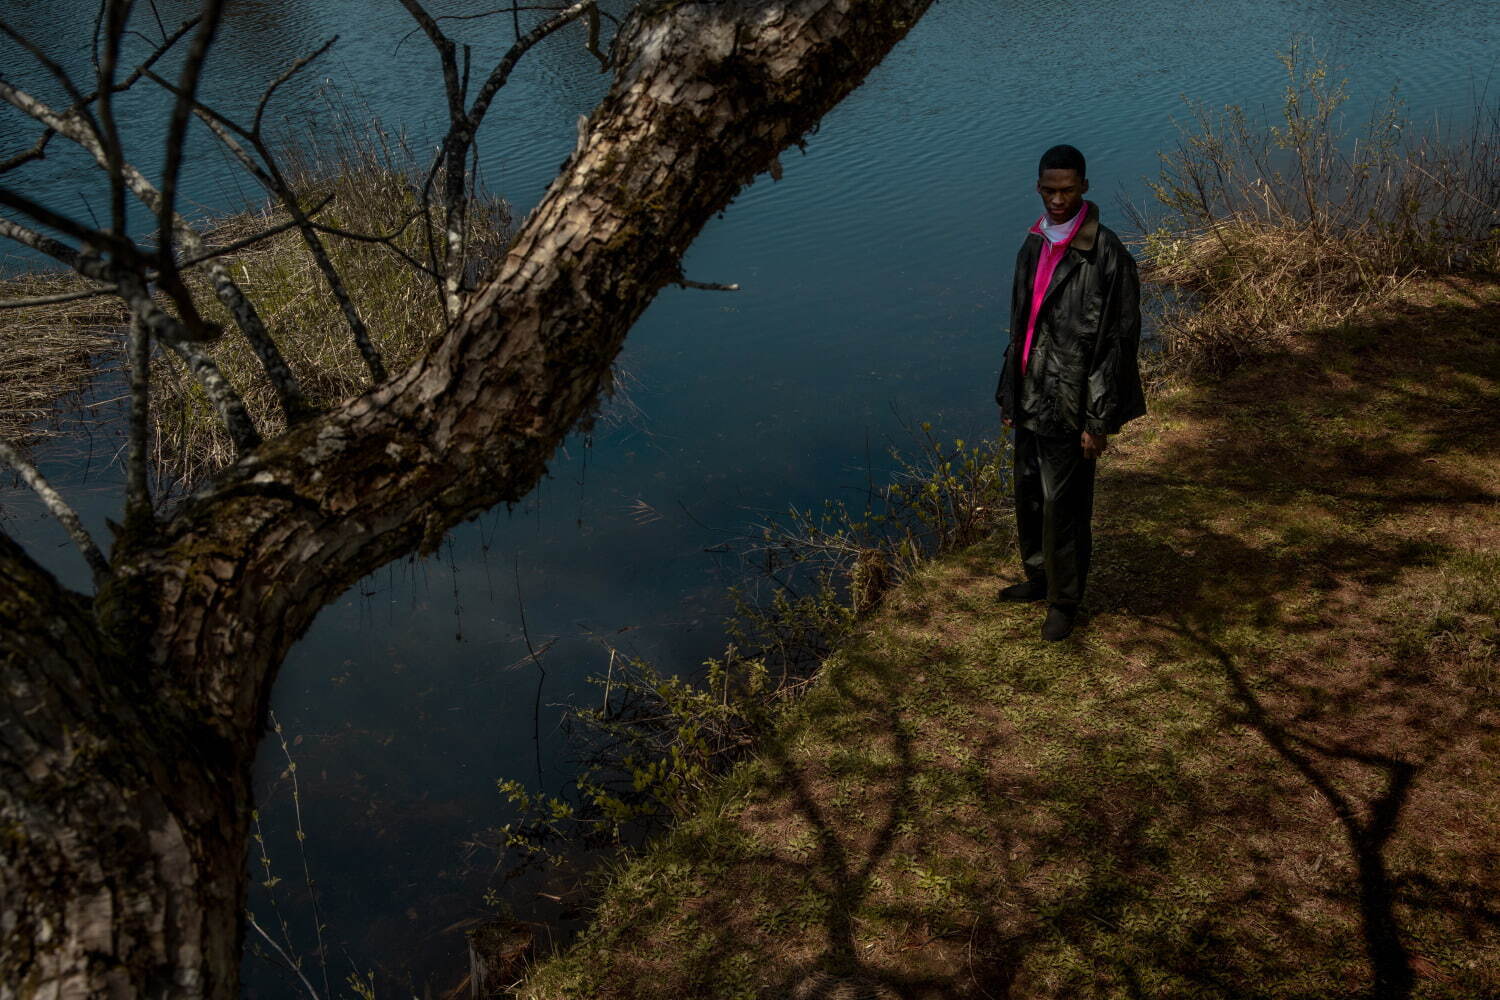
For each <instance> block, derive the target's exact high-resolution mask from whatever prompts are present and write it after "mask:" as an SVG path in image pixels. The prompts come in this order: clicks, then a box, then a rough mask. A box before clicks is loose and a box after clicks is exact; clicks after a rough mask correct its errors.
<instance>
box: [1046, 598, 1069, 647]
mask: <svg viewBox="0 0 1500 1000" xmlns="http://www.w3.org/2000/svg"><path fill="white" fill-rule="evenodd" d="M1076 614H1077V611H1075V610H1074V609H1073V608H1064V607H1060V606H1059V605H1056V604H1052V605H1049V606H1048V607H1047V620H1046V621H1045V622H1043V623H1042V638H1043V639H1046V640H1047V641H1048V642H1058V641H1060V640H1062V639H1066V638H1067V637H1068V636H1070V635H1072V634H1073V618H1074V616H1075V615H1076Z"/></svg>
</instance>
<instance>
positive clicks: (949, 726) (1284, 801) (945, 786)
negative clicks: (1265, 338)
mask: <svg viewBox="0 0 1500 1000" xmlns="http://www.w3.org/2000/svg"><path fill="white" fill-rule="evenodd" d="M1496 330H1500V292H1497V289H1496V288H1495V287H1494V286H1488V287H1485V286H1475V285H1470V284H1465V283H1463V282H1455V283H1453V284H1452V285H1451V286H1448V287H1447V288H1441V287H1440V288H1437V289H1436V290H1431V289H1429V291H1428V292H1427V293H1426V295H1425V297H1424V298H1422V299H1420V300H1413V301H1411V302H1409V303H1407V304H1406V305H1405V306H1404V307H1403V308H1401V309H1398V310H1395V311H1393V312H1391V313H1390V314H1389V315H1387V316H1385V317H1384V318H1383V319H1381V320H1380V321H1377V322H1371V323H1369V324H1367V325H1364V326H1357V327H1351V328H1347V329H1342V330H1337V331H1319V332H1317V333H1314V334H1310V335H1308V337H1307V338H1306V339H1305V340H1303V341H1300V342H1298V343H1296V344H1294V345H1292V346H1291V347H1290V348H1288V349H1287V350H1286V351H1284V352H1281V353H1278V354H1276V355H1274V356H1270V357H1267V358H1265V359H1263V360H1260V361H1257V362H1254V363H1252V364H1251V365H1248V366H1246V367H1245V368H1243V369H1241V370H1240V371H1239V372H1237V373H1236V374H1234V375H1233V376H1231V377H1229V378H1227V379H1225V380H1223V381H1222V382H1219V383H1215V384H1209V385H1198V386H1195V387H1193V388H1191V389H1186V390H1183V391H1181V392H1178V393H1176V394H1174V395H1172V396H1171V397H1169V398H1168V399H1167V400H1166V401H1165V403H1164V404H1163V405H1160V406H1158V407H1157V408H1156V411H1155V412H1154V415H1153V417H1151V418H1149V419H1148V420H1147V421H1143V422H1141V424H1139V425H1136V427H1135V428H1133V429H1132V431H1131V433H1130V434H1127V435H1126V436H1125V437H1124V438H1123V439H1122V447H1121V448H1120V449H1118V452H1119V453H1118V454H1116V455H1113V456H1111V457H1110V460H1109V461H1108V462H1107V463H1106V464H1105V467H1104V469H1103V470H1102V479H1101V483H1100V488H1099V496H1100V501H1099V503H1100V512H1099V518H1098V532H1097V534H1098V545H1097V548H1098V552H1099V556H1098V562H1097V566H1098V569H1097V571H1096V576H1095V579H1094V581H1093V583H1092V585H1091V597H1090V599H1089V602H1088V603H1089V608H1090V618H1089V619H1088V620H1087V621H1086V623H1085V627H1083V628H1082V629H1080V631H1079V632H1078V633H1077V637H1076V638H1075V639H1074V640H1071V641H1069V642H1067V643H1062V644H1056V645H1053V644H1043V643H1041V642H1039V641H1038V640H1037V639H1036V638H1035V634H1036V629H1037V627H1038V624H1039V621H1040V611H1039V609H1038V607H1036V606H1028V607H1015V606H1011V605H1006V606H1001V605H997V604H996V603H995V602H994V600H993V593H994V590H995V589H996V588H997V587H998V586H999V585H1000V584H1001V583H1003V582H1005V581H1006V580H1007V579H1010V578H1013V577H1014V573H1013V571H1012V570H1011V568H1010V567H1009V565H1008V563H1009V561H1010V560H1011V559H1012V557H1011V556H1010V555H1009V553H1008V549H1007V547H1006V545H1005V543H1004V542H1000V541H997V542H995V543H992V544H990V545H987V546H982V547H980V548H978V549H975V550H972V551H970V552H968V553H965V554H964V555H962V556H960V557H958V558H955V559H951V560H948V561H946V562H944V563H942V564H940V565H937V566H934V567H932V568H931V569H930V570H929V571H927V572H926V573H925V575H923V576H921V577H920V578H918V579H916V580H914V581H912V582H910V583H909V584H908V585H907V586H905V587H903V588H902V589H900V590H899V591H897V592H896V593H895V594H893V595H892V597H891V598H890V600H889V601H888V602H887V606H886V607H885V608H884V609H883V610H882V611H881V613H880V614H879V615H877V616H876V617H875V618H874V619H872V620H871V622H870V624H869V626H868V628H867V629H866V630H865V631H864V632H863V634H862V635H861V637H860V638H859V639H858V640H857V641H856V642H854V643H853V644H851V645H850V646H849V647H848V648H847V649H846V650H844V651H843V653H841V654H840V655H839V656H838V657H836V658H835V660H834V661H833V662H832V663H831V664H830V666H829V668H828V671H827V675H826V683H824V684H823V685H822V686H821V687H820V688H818V689H817V690H815V691H813V692H812V693H811V694H809V695H808V696H807V697H806V698H805V699H804V701H803V702H802V703H801V704H800V705H799V706H798V707H797V708H796V710H795V711H794V713H793V714H792V716H791V718H790V719H789V720H788V722H787V724H786V725H785V726H784V727H783V728H782V730H781V731H780V732H779V734H778V736H777V738H776V739H775V740H774V741H773V742H771V743H770V744H769V745H768V746H767V747H765V748H764V751H763V754H762V756H761V757H760V759H759V760H757V761H756V762H755V764H754V766H753V767H752V768H750V769H749V771H748V772H747V774H745V775H742V776H741V777H742V781H741V784H740V785H739V786H736V787H738V788H739V789H740V791H737V792H735V794H734V795H732V796H730V797H728V798H726V799H725V800H724V801H722V802H721V803H720V804H719V806H718V808H717V811H713V812H712V813H711V814H706V815H703V816H699V817H696V818H694V819H693V820H692V821H690V822H689V823H687V824H686V825H685V826H684V828H683V829H682V830H679V831H678V833H677V834H676V835H675V836H674V838H673V839H672V841H671V844H670V846H669V847H668V848H667V849H665V850H661V851H657V852H655V853H654V854H652V855H651V856H649V857H648V858H646V859H644V860H643V862H642V864H641V865H640V866H639V867H638V868H637V869H636V870H635V875H634V876H633V878H634V880H635V882H634V883H633V884H634V889H633V890H632V889H631V888H626V889H623V890H622V889H621V888H620V887H618V886H617V887H616V890H614V891H613V892H612V894H611V898H612V900H613V902H612V903H610V904H609V906H610V908H611V909H610V913H609V915H608V919H607V920H603V921H601V924H602V926H601V929H599V930H597V931H596V932H594V934H593V936H592V938H591V939H589V940H588V941H586V942H585V944H584V946H583V949H582V950H581V951H579V952H577V953H576V961H577V962H579V963H580V965H579V967H580V968H587V969H588V970H589V971H588V972H587V973H584V974H581V975H582V978H580V979H579V980H578V981H579V982H580V983H586V984H588V985H589V988H590V990H592V991H593V992H594V993H595V994H597V995H605V996H620V997H623V996H641V997H645V996H765V997H792V998H799V1000H811V998H829V1000H833V998H856V997H860V998H885V997H912V998H917V997H933V998H937V997H1014V998H1019V997H1070V998H1071V997H1179V996H1195V997H1223V998H1260V997H1265V998H1271V997H1276V998H1293V997H1302V998H1309V1000H1311V998H1325V997H1338V996H1350V997H1355V996H1359V997H1372V998H1381V1000H1404V998H1407V997H1451V998H1454V1000H1457V998H1466V1000H1467V998H1474V997H1486V996H1500V957H1497V956H1500V909H1497V907H1496V904H1495V903H1494V900H1495V899H1496V898H1500V805H1497V803H1496V802H1495V801H1494V800H1495V798H1496V797H1495V796H1494V794H1493V789H1494V788H1496V787H1500V668H1497V646H1500V638H1497V635H1496V631H1495V622H1496V617H1495V616H1496V595H1497V593H1500V518H1497V517H1496V513H1497V483H1500V338H1497V337H1496V335H1495V331H1496ZM632 891H633V892H634V893H635V894H634V895H632ZM601 916H603V915H601ZM590 949H593V950H590Z"/></svg>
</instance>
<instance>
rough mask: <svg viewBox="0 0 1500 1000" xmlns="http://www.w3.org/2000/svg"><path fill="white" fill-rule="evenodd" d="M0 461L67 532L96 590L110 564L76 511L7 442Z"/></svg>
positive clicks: (1, 444)
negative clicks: (20, 480) (17, 475)
mask: <svg viewBox="0 0 1500 1000" xmlns="http://www.w3.org/2000/svg"><path fill="white" fill-rule="evenodd" d="M0 459H4V460H5V462H6V463H7V464H8V465H10V467H11V468H13V469H15V470H16V472H17V473H19V474H20V476H21V479H22V481H23V482H25V483H26V485H27V486H29V487H31V490H32V492H33V493H35V494H36V495H37V496H38V497H40V498H41V501H42V503H43V504H44V505H45V506H46V508H47V511H48V512H49V513H50V514H51V515H52V516H53V517H55V518H57V520H58V523H60V524H61V525H62V526H63V528H64V529H65V530H66V531H67V532H68V537H69V538H71V539H72V540H73V544H74V545H76V546H77V547H78V551H79V552H81V553H82V554H83V558H84V561H85V562H87V563H88V564H89V569H91V570H93V571H94V585H95V586H96V587H97V586H99V585H100V584H102V583H103V582H104V579H105V578H106V577H108V576H109V562H108V561H107V560H106V559H105V558H104V553H102V552H100V551H99V546H98V545H95V544H94V539H93V538H92V537H91V536H90V535H89V533H88V531H87V530H86V529H85V528H84V526H83V522H82V521H80V520H79V519H78V512H77V511H75V510H74V509H73V508H72V507H70V506H68V502H67V501H66V500H64V499H63V498H62V497H61V496H60V495H59V494H58V492H57V491H56V490H54V489H53V488H52V486H51V485H50V484H49V483H48V482H47V479H46V477H45V476H43V475H42V474H41V472H40V471H39V470H38V469H37V467H36V466H35V465H33V464H31V462H30V461H28V460H27V459H26V458H25V456H23V455H22V454H21V453H20V452H19V451H17V450H16V449H15V447H14V446H12V445H11V443H10V442H9V441H4V440H0Z"/></svg>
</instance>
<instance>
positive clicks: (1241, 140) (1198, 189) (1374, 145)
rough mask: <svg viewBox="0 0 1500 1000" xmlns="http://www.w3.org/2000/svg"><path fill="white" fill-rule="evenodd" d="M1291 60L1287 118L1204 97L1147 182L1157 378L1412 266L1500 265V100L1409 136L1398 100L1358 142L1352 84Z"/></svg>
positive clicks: (1297, 325) (1212, 358) (1282, 329)
mask: <svg viewBox="0 0 1500 1000" xmlns="http://www.w3.org/2000/svg"><path fill="white" fill-rule="evenodd" d="M1281 62H1282V64H1283V66H1285V68H1286V73H1287V85H1286V89H1285V92H1284V99H1283V104H1282V109H1281V110H1282V123H1281V124H1279V125H1278V124H1270V123H1266V124H1264V125H1262V124H1260V123H1254V122H1252V121H1251V120H1250V119H1249V118H1248V117H1247V116H1246V114H1245V112H1244V110H1243V109H1242V108H1240V107H1238V106H1235V105H1229V106H1227V107H1226V108H1225V109H1224V110H1223V111H1222V112H1220V113H1217V114H1216V113H1214V112H1212V111H1210V110H1209V109H1207V108H1205V107H1202V106H1200V105H1194V106H1193V109H1192V110H1193V117H1192V120H1191V122H1190V123H1189V124H1187V125H1184V126H1183V128H1182V135H1181V139H1180V141H1179V143H1178V145H1177V146H1176V147H1175V148H1174V149H1171V150H1169V151H1167V152H1165V153H1163V154H1162V155H1161V160H1162V168H1161V174H1160V176H1159V178H1158V180H1157V181H1156V182H1155V183H1153V184H1152V192H1153V194H1154V195H1155V198H1156V201H1157V202H1158V203H1159V204H1160V206H1161V207H1162V209H1163V210H1164V212H1163V214H1162V216H1161V217H1159V218H1158V219H1157V220H1155V222H1154V224H1153V223H1151V222H1147V221H1146V219H1145V218H1144V213H1143V212H1140V211H1137V212H1136V213H1135V214H1136V224H1137V227H1138V228H1139V229H1140V230H1141V231H1142V232H1144V233H1145V234H1146V235H1145V246H1144V264H1145V267H1144V276H1145V277H1146V278H1147V280H1148V282H1149V283H1150V284H1151V285H1153V286H1155V288H1156V289H1157V300H1158V301H1157V302H1156V307H1157V309H1156V311H1157V314H1158V316H1159V319H1160V339H1161V351H1160V352H1159V353H1158V354H1157V356H1155V357H1154V358H1152V359H1150V364H1149V365H1148V368H1149V371H1150V373H1151V375H1152V377H1153V381H1160V380H1162V379H1163V378H1166V377H1169V376H1170V375H1171V374H1174V373H1177V372H1193V371H1201V372H1208V373H1221V372H1223V371H1226V370H1227V369H1229V368H1231V367H1233V366H1234V365H1235V364H1237V363H1239V362H1240V361H1241V360H1243V359H1244V358H1245V357H1247V356H1249V355H1251V354H1254V353H1255V352H1256V351H1258V350H1261V349H1263V348H1265V347H1266V346H1268V345H1270V344H1273V343H1275V342H1276V341H1277V340H1278V339H1279V338H1281V337H1283V336H1285V335H1286V334H1288V333H1290V332H1292V331H1294V330H1299V329H1309V328H1319V327H1329V326H1336V325H1339V324H1341V323H1343V322H1344V321H1345V320H1346V319H1347V318H1348V317H1349V316H1350V315H1352V314H1353V313H1354V312H1356V311H1358V310H1360V309H1363V308H1365V307H1367V306H1370V305H1373V304H1376V303H1378V302H1381V301H1384V300H1385V299H1386V298H1387V297H1388V296H1389V295H1391V293H1393V292H1394V291H1395V290H1396V289H1397V288H1399V287H1400V286H1401V284H1402V283H1403V282H1404V281H1406V280H1407V279H1408V278H1410V277H1412V276H1414V275H1418V274H1450V273H1491V274H1493V273H1497V272H1500V110H1497V109H1494V108H1485V107H1483V106H1482V105H1481V106H1479V107H1477V108H1476V113H1475V115H1474V120H1473V123H1472V124H1471V126H1470V127H1469V129H1468V130H1467V131H1466V132H1463V133H1461V134H1459V135H1457V136H1445V135H1443V134H1442V132H1441V130H1437V129H1434V130H1433V131H1431V132H1429V133H1427V134H1423V135H1416V136H1411V135H1410V133H1411V131H1412V130H1411V129H1410V128H1409V123H1408V122H1406V121H1405V120H1404V119H1403V117H1402V116H1401V113H1400V104H1399V102H1398V101H1397V100H1396V99H1395V97H1394V95H1393V96H1392V98H1391V99H1390V101H1389V102H1388V103H1387V104H1386V105H1385V107H1384V108H1383V109H1382V110H1381V111H1380V112H1378V113H1377V114H1375V115H1374V116H1373V117H1372V118H1371V119H1370V121H1369V123H1368V124H1367V125H1366V127H1365V128H1364V129H1363V131H1362V132H1361V133H1360V134H1359V135H1358V136H1356V137H1355V138H1354V139H1353V140H1352V141H1349V139H1348V135H1347V133H1346V131H1345V128H1344V124H1343V111H1342V109H1343V106H1344V104H1345V102H1346V101H1347V98H1348V94H1347V90H1346V87H1345V83H1344V81H1337V82H1335V81H1333V80H1331V79H1330V77H1329V69H1328V67H1327V66H1326V65H1324V64H1323V63H1321V62H1319V61H1317V60H1315V59H1309V58H1308V57H1307V56H1306V54H1305V53H1303V52H1302V51H1301V50H1300V49H1299V47H1298V46H1296V45H1293V46H1292V47H1291V48H1290V49H1289V50H1288V52H1286V53H1285V54H1283V55H1282V56H1281ZM1164 290H1165V292H1166V294H1163V291H1164Z"/></svg>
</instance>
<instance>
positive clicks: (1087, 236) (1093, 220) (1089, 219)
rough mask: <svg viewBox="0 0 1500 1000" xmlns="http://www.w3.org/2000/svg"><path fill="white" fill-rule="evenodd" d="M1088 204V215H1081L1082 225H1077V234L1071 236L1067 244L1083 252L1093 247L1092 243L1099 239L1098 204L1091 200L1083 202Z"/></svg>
mask: <svg viewBox="0 0 1500 1000" xmlns="http://www.w3.org/2000/svg"><path fill="white" fill-rule="evenodd" d="M1084 204H1085V205H1087V206H1088V213H1089V214H1088V215H1086V216H1084V217H1083V225H1081V226H1079V227H1078V235H1076V236H1074V237H1073V242H1072V243H1070V244H1068V245H1069V246H1071V247H1073V248H1075V249H1077V250H1082V251H1083V252H1084V253H1088V252H1089V251H1091V250H1093V249H1094V243H1095V242H1096V241H1097V240H1098V239H1099V206H1098V205H1095V204H1094V203H1093V202H1091V201H1087V202H1084Z"/></svg>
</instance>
